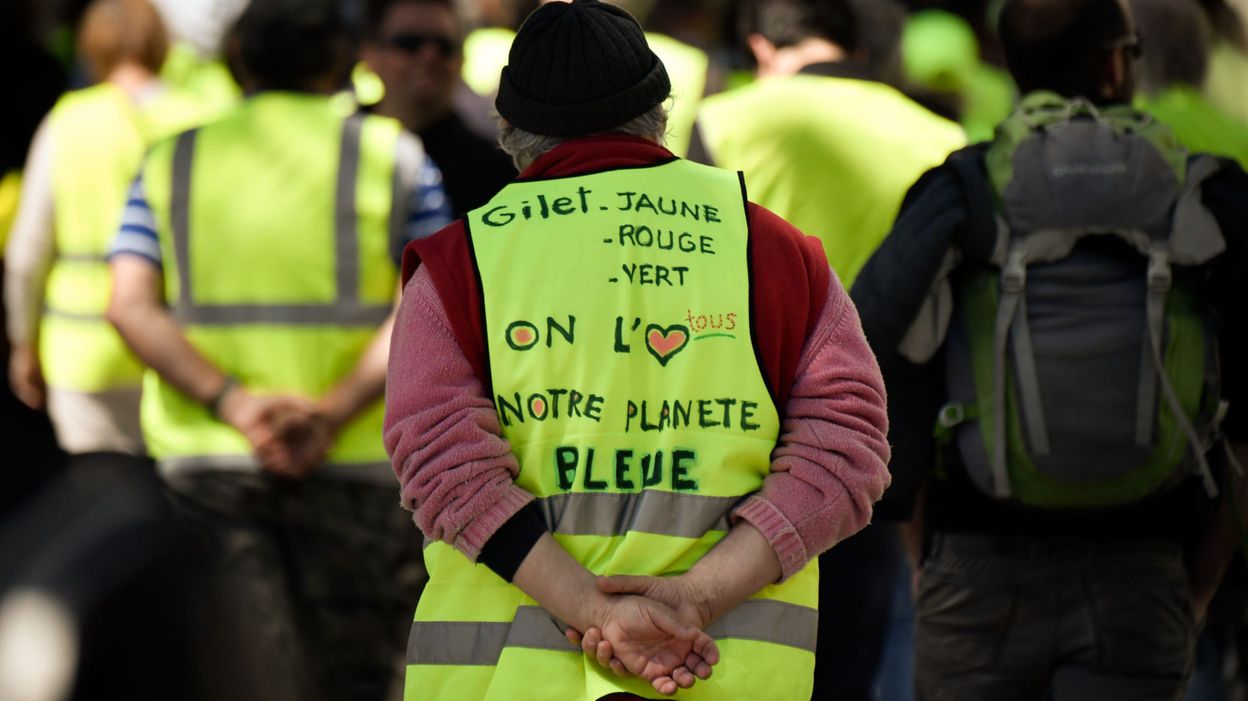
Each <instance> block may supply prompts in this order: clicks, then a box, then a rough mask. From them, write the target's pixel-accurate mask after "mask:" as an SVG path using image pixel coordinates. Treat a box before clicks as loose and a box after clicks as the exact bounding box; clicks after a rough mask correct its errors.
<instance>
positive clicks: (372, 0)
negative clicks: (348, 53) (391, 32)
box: [364, 0, 462, 38]
mask: <svg viewBox="0 0 1248 701" xmlns="http://www.w3.org/2000/svg"><path fill="white" fill-rule="evenodd" d="M408 3H411V4H420V5H437V6H438V7H445V8H446V9H447V10H450V12H451V15H453V16H454V17H455V22H456V23H457V24H461V25H462V22H461V21H460V17H459V12H458V10H457V9H456V7H455V2H454V0H367V1H366V3H365V10H364V14H365V20H364V21H365V23H366V27H365V28H366V29H367V30H368V36H370V37H373V38H377V37H378V36H380V35H381V25H382V24H383V23H384V22H385V21H386V14H388V13H389V12H390V8H392V7H397V6H399V5H407V4H408Z"/></svg>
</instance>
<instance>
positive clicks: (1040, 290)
mask: <svg viewBox="0 0 1248 701" xmlns="http://www.w3.org/2000/svg"><path fill="white" fill-rule="evenodd" d="M984 163H985V165H986V166H987V170H988V179H989V181H990V183H991V188H992V190H993V192H992V195H993V200H994V202H995V204H996V208H997V213H996V232H995V242H994V243H993V245H992V246H991V254H990V255H989V256H988V260H986V261H982V263H983V264H981V265H967V264H963V265H961V266H960V267H959V270H960V271H961V273H960V274H958V275H956V276H955V277H954V278H953V279H952V285H953V292H954V305H953V307H954V312H953V318H952V321H951V324H950V332H949V336H948V341H947V343H946V345H945V363H946V375H947V383H948V391H949V395H950V402H949V403H948V404H947V405H946V406H945V407H944V408H943V409H942V410H941V413H940V416H939V419H938V425H937V430H936V432H937V437H938V439H939V442H942V443H943V444H944V448H945V449H946V450H956V451H957V454H958V456H959V458H960V462H961V464H962V465H963V467H964V469H965V471H966V473H967V475H968V476H969V477H970V479H971V482H972V483H974V484H975V485H976V486H977V487H978V488H979V489H981V490H982V491H983V492H984V493H986V494H988V495H990V496H992V497H995V498H997V499H1001V500H1009V501H1012V502H1015V503H1019V504H1023V505H1026V506H1032V507H1042V508H1050V509H1092V508H1101V507H1111V506H1116V505H1121V504H1127V503H1130V502H1134V501H1137V500H1140V499H1143V498H1145V497H1147V496H1149V495H1152V494H1156V493H1159V492H1162V491H1165V490H1166V489H1168V488H1170V487H1171V486H1173V485H1175V484H1177V483H1178V482H1180V481H1182V480H1183V479H1184V478H1186V477H1188V476H1190V475H1191V474H1193V472H1196V473H1198V474H1199V475H1200V476H1201V477H1202V479H1203V481H1204V483H1205V486H1206V488H1207V490H1208V491H1209V492H1210V494H1211V495H1213V494H1216V492H1217V489H1216V486H1215V485H1214V481H1213V478H1212V476H1211V474H1210V470H1209V465H1208V463H1207V461H1206V457H1205V454H1206V452H1207V451H1208V449H1209V448H1210V447H1211V446H1212V444H1213V442H1214V437H1215V434H1216V430H1217V422H1218V419H1219V414H1220V409H1221V406H1220V405H1221V402H1220V396H1219V380H1218V378H1219V371H1218V359H1217V353H1216V336H1215V334H1214V332H1213V328H1212V323H1211V317H1210V315H1209V314H1208V313H1207V311H1206V309H1205V306H1204V304H1203V303H1202V300H1201V299H1200V296H1199V294H1198V290H1197V287H1196V284H1195V282H1196V281H1195V280H1194V279H1193V278H1195V277H1197V276H1198V274H1199V272H1200V266H1202V265H1203V264H1205V263H1208V262H1209V261H1211V260H1212V259H1213V258H1214V257H1216V256H1217V255H1218V254H1220V253H1221V252H1222V251H1223V250H1224V249H1225V241H1224V240H1223V238H1222V234H1221V231H1220V229H1219V228H1218V225H1217V222H1216V221H1215V220H1214V219H1213V217H1212V215H1211V214H1210V213H1209V212H1208V211H1207V210H1206V209H1205V208H1204V206H1203V204H1202V203H1201V199H1200V185H1201V182H1202V181H1203V180H1205V179H1206V178H1207V177H1208V176H1210V175H1212V174H1213V173H1214V172H1216V171H1217V169H1218V168H1219V164H1218V162H1217V161H1216V160H1214V159H1211V158H1196V159H1194V160H1193V161H1192V162H1191V164H1190V165H1189V163H1188V158H1187V154H1186V153H1185V152H1184V151H1182V150H1181V149H1180V148H1179V147H1178V146H1177V145H1176V144H1175V143H1174V139H1173V137H1172V136H1170V134H1169V132H1168V131H1167V130H1166V129H1165V128H1164V127H1162V126H1160V125H1159V124H1157V123H1156V122H1154V121H1152V120H1151V119H1150V118H1149V117H1147V116H1146V115H1143V114H1140V113H1138V112H1134V111H1132V110H1130V109H1128V108H1105V109H1097V108H1095V107H1094V106H1092V105H1091V104H1090V103H1088V102H1086V101H1083V100H1073V101H1067V100H1064V99H1063V98H1060V97H1058V96H1056V95H1052V94H1047V93H1037V94H1033V95H1031V96H1029V97H1028V98H1027V99H1025V100H1024V101H1023V103H1022V105H1021V106H1020V108H1019V109H1018V110H1017V111H1016V112H1015V113H1014V114H1013V115H1012V116H1011V117H1010V118H1009V119H1008V120H1006V121H1005V122H1004V123H1003V124H1002V125H1001V126H1000V127H998V129H997V136H996V139H995V140H994V141H993V143H992V144H991V145H989V146H988V149H987V151H986V152H985V153H984ZM980 180H981V182H982V176H981V177H980ZM981 187H982V185H981Z"/></svg>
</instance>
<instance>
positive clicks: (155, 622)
mask: <svg viewBox="0 0 1248 701" xmlns="http://www.w3.org/2000/svg"><path fill="white" fill-rule="evenodd" d="M92 459H94V460H95V464H92V465H90V466H89V469H80V470H74V471H71V472H67V473H64V474H63V475H62V476H61V477H60V478H58V479H55V480H53V481H52V483H51V484H50V485H49V486H48V487H47V488H45V489H43V490H42V491H41V492H40V493H39V495H38V496H37V497H36V498H35V499H34V500H32V501H31V502H29V503H28V504H26V506H25V508H23V509H22V511H21V513H20V514H17V515H15V516H14V517H12V518H11V519H9V520H8V521H5V522H4V523H3V524H0V525H2V526H3V527H2V528H0V698H2V699H5V701H65V700H67V699H72V700H73V701H91V700H95V699H128V700H129V701H148V700H150V701H157V700H158V699H173V698H176V699H181V700H184V701H221V700H223V699H231V701H261V699H271V698H276V696H275V695H274V693H273V692H274V691H275V690H274V689H273V688H272V685H271V675H269V671H268V670H267V669H263V668H262V667H261V666H260V662H261V661H262V660H263V659H264V657H263V654H262V653H263V652H264V651H263V650H262V649H261V648H260V647H259V644H260V642H261V641H260V639H259V638H258V636H256V635H254V634H252V630H253V628H254V626H256V624H257V621H256V620H255V619H251V620H248V619H244V618H241V617H239V616H238V615H237V612H238V611H239V608H238V606H237V602H235V601H233V600H232V599H231V598H230V596H231V595H232V594H233V592H229V591H227V590H225V589H224V588H222V587H221V586H220V579H219V574H220V573H219V572H218V571H217V570H216V569H214V568H215V566H216V561H215V559H214V553H213V551H212V550H211V549H210V548H209V547H208V544H207V543H205V542H204V541H203V540H202V539H199V538H197V537H196V536H195V535H194V534H193V533H192V532H191V531H190V530H188V529H187V528H186V525H185V523H183V522H182V521H181V520H180V519H179V518H178V517H177V516H176V514H175V513H174V510H173V508H172V506H171V505H170V503H169V500H168V498H167V496H166V495H165V493H164V490H163V489H162V488H161V486H160V484H159V483H158V480H157V478H156V476H155V475H154V474H152V473H151V472H144V471H137V470H132V469H127V468H128V466H125V465H120V466H119V465H117V464H115V463H111V462H110V461H107V460H99V459H96V458H92Z"/></svg>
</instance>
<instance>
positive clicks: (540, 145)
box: [498, 102, 668, 170]
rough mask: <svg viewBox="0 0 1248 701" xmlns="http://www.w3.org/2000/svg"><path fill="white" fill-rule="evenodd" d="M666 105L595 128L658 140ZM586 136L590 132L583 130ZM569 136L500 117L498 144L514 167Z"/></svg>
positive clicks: (664, 124)
mask: <svg viewBox="0 0 1248 701" xmlns="http://www.w3.org/2000/svg"><path fill="white" fill-rule="evenodd" d="M667 110H668V108H667V105H666V104H665V103H664V102H660V103H659V104H657V105H655V106H654V107H652V108H651V109H650V110H649V111H647V112H645V113H643V114H641V115H640V116H638V117H634V118H633V119H630V120H629V121H627V122H624V123H623V124H621V125H620V126H618V127H615V128H614V129H607V130H606V131H602V132H598V133H600V134H626V135H628V136H639V137H641V138H643V139H650V140H652V141H656V142H658V143H660V144H662V143H663V139H664V137H665V136H666V135H667ZM585 136H591V135H590V134H585ZM570 138H572V137H566V136H545V135H542V134H534V133H533V132H530V131H525V130H524V129H521V128H519V127H517V126H513V125H512V124H510V123H509V122H507V121H506V120H499V130H498V145H499V146H500V147H501V148H502V149H503V151H504V152H506V153H507V155H508V156H511V160H512V162H513V163H515V164H516V169H517V170H524V169H525V168H528V167H529V165H530V164H531V163H533V161H536V160H537V158H538V156H541V155H542V154H543V153H546V152H547V151H549V150H551V149H552V148H554V147H556V146H558V145H559V144H562V143H563V142H565V141H568V140H569V139H570Z"/></svg>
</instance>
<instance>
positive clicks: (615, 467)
mask: <svg viewBox="0 0 1248 701" xmlns="http://www.w3.org/2000/svg"><path fill="white" fill-rule="evenodd" d="M467 222H468V227H469V231H470V236H471V241H472V249H473V255H474V257H475V261H476V265H477V268H478V270H479V271H480V282H481V286H482V291H483V294H484V306H485V333H486V338H487V347H488V354H489V368H490V370H489V373H490V380H491V386H492V389H493V393H494V397H493V399H494V401H495V406H496V408H497V411H498V416H499V421H500V424H501V426H502V430H503V435H504V437H505V438H506V439H507V440H508V441H509V442H510V444H511V446H512V450H513V451H514V453H515V455H516V457H517V458H518V461H519V463H520V473H519V476H518V477H517V480H516V481H517V484H518V485H520V486H521V487H523V488H524V489H525V490H527V491H529V492H531V493H532V494H534V495H535V496H536V497H537V503H538V505H539V507H540V509H541V512H542V513H543V515H544V517H545V520H546V522H547V525H548V526H549V527H550V529H551V530H552V532H553V533H554V536H555V538H556V539H557V540H558V541H559V542H560V543H561V544H562V545H563V547H565V548H566V549H567V550H568V551H569V552H570V553H571V554H572V556H573V557H575V558H576V559H577V560H578V561H580V562H581V563H582V564H584V565H585V566H586V567H587V568H588V569H589V570H591V571H593V572H595V573H599V574H644V575H660V576H666V575H675V574H679V573H681V572H684V571H686V570H688V569H689V568H690V567H692V566H693V565H694V564H695V563H696V562H697V561H698V560H699V559H700V558H701V557H702V556H703V555H704V554H705V553H706V552H707V551H708V550H710V549H711V548H712V547H713V546H714V545H715V544H716V543H717V542H718V541H719V540H720V539H721V538H723V536H724V535H725V533H726V532H727V530H728V528H729V516H730V513H731V511H732V509H733V508H734V507H735V506H736V505H737V504H739V503H740V501H741V500H742V499H743V498H744V497H745V496H746V495H749V494H751V493H753V492H756V491H758V490H759V489H760V488H761V486H762V483H763V480H764V478H765V477H766V476H767V474H768V473H769V471H770V464H771V457H770V456H771V452H772V450H773V449H774V448H775V445H776V439H777V436H778V435H779V430H780V419H779V415H778V412H777V409H776V406H775V404H774V400H773V399H772V395H771V393H770V392H769V391H768V388H767V386H766V382H765V380H764V376H763V372H762V370H761V368H760V366H759V360H758V357H757V355H756V351H755V345H754V340H755V339H754V338H753V329H752V326H751V315H750V300H751V289H750V273H749V259H748V253H747V251H748V245H749V227H748V225H747V220H746V202H745V199H744V189H743V186H742V182H741V180H740V179H739V177H738V174H735V173H732V172H728V171H722V170H719V169H716V168H710V167H707V166H702V165H698V164H694V163H690V162H688V161H683V160H679V159H677V160H671V161H667V162H663V163H659V164H656V165H654V166H650V167H644V168H628V169H619V170H611V171H606V172H601V173H596V174H590V175H582V176H576V177H567V178H555V179H551V180H528V181H518V182H515V183H512V184H511V185H508V186H507V187H505V188H504V189H503V190H502V191H501V192H500V193H499V194H498V195H497V196H496V197H494V198H493V199H492V200H491V201H490V202H489V203H488V204H486V205H485V206H483V207H481V208H480V209H477V210H475V211H473V212H471V213H469V215H468V217H467ZM425 562H426V565H427V567H428V569H429V583H428V585H427V586H426V588H425V590H424V593H423V595H422V598H421V601H420V605H419V607H418V608H417V610H416V615H415V621H414V623H413V628H412V633H411V637H410V643H409V648H408V663H409V666H408V673H407V696H406V698H407V699H409V701H415V700H416V699H489V700H495V699H497V700H500V701H501V700H503V699H507V700H524V699H534V700H537V699H586V700H588V701H592V700H594V699H598V698H600V697H602V696H604V695H607V694H610V693H613V692H619V691H624V692H631V693H635V694H639V695H642V696H647V697H649V696H653V695H654V691H653V689H651V688H650V687H649V686H648V685H647V684H646V683H645V682H644V681H641V680H638V679H635V678H632V679H621V678H619V677H616V676H615V675H614V674H613V673H611V672H610V671H609V670H605V669H603V668H600V667H599V666H598V665H597V663H596V662H595V661H593V660H592V659H589V658H587V657H586V656H585V655H584V654H583V653H582V652H581V651H580V649H579V648H576V647H573V646H571V645H570V644H569V643H568V642H567V641H566V640H565V639H564V638H563V630H562V628H561V627H560V624H559V623H558V622H556V621H555V620H553V619H552V618H551V616H550V615H549V614H547V613H546V612H545V611H544V610H543V609H541V608H540V607H538V606H537V604H536V603H535V602H534V601H533V600H532V599H531V598H529V597H527V596H526V595H525V594H524V593H523V592H522V591H520V589H518V588H516V587H515V586H512V585H511V584H508V583H507V582H505V581H503V580H502V579H501V578H499V577H498V576H497V575H495V574H494V573H493V572H492V571H490V570H489V569H487V568H486V567H484V566H481V565H475V564H474V563H472V562H471V561H469V560H468V559H467V558H466V557H465V556H464V555H463V554H461V553H460V552H459V551H457V550H455V549H454V548H452V547H451V546H450V545H448V544H446V543H441V542H438V543H433V544H431V545H429V547H428V548H427V549H426V550H425ZM817 599H818V572H817V566H816V565H815V564H813V563H812V564H811V565H809V566H807V567H806V568H804V569H803V570H802V571H801V572H799V573H798V574H797V575H795V576H794V577H792V578H790V579H789V580H787V581H786V582H784V583H782V584H778V585H772V586H768V587H766V588H765V589H764V590H763V591H762V592H760V593H759V594H758V595H756V596H755V597H753V598H752V599H750V600H749V601H746V602H745V603H743V604H741V605H740V606H739V607H737V608H736V609H734V610H732V611H730V612H728V613H727V614H726V615H725V616H724V617H723V618H722V619H721V620H719V621H717V622H716V623H715V624H714V625H712V626H711V627H710V629H709V630H708V633H710V634H711V635H712V636H713V637H715V638H717V639H718V641H719V646H720V650H721V653H722V661H721V662H720V664H719V665H718V666H717V667H716V668H715V672H714V675H713V676H712V677H711V679H710V680H707V681H703V682H698V683H697V684H696V685H695V686H694V688H693V689H691V690H686V691H680V692H679V693H677V695H676V697H675V698H677V699H763V700H766V699H777V700H778V699H808V698H810V693H811V687H812V684H813V670H814V648H815V632H816V627H817V621H818V614H817V603H818V602H817Z"/></svg>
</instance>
